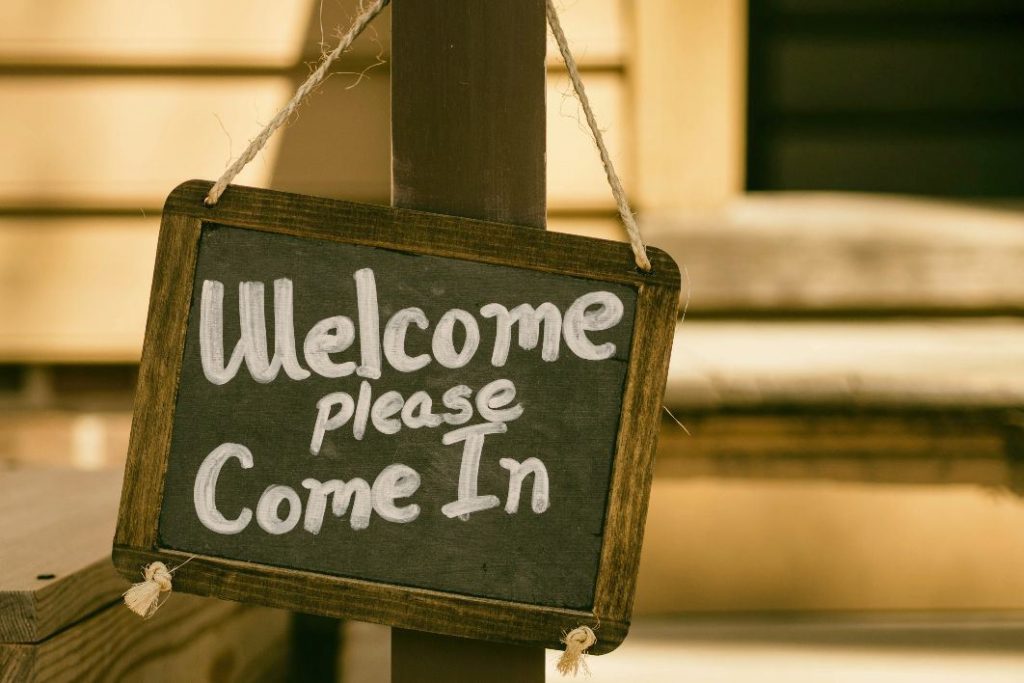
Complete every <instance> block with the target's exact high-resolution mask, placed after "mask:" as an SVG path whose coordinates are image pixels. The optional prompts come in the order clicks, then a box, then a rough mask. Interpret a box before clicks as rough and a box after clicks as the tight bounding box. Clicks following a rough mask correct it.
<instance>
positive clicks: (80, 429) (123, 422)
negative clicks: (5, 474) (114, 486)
mask: <svg viewBox="0 0 1024 683" xmlns="http://www.w3.org/2000/svg"><path fill="white" fill-rule="evenodd" d="M130 401H131V394H130V392H125V396H124V402H125V403H126V404H127V403H130ZM130 429H131V412H130V411H129V410H127V409H126V408H122V409H120V410H104V411H101V412H91V411H78V410H67V411H57V410H45V409H32V408H24V409H21V410H4V411H3V412H0V463H2V464H4V465H7V466H10V467H16V466H25V465H28V466H33V467H70V468H75V469H80V470H97V469H118V468H121V467H123V466H124V458H125V453H127V451H128V433H129V431H130ZM114 497H116V492H115V496H114Z"/></svg>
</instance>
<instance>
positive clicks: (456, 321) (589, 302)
mask: <svg viewBox="0 0 1024 683" xmlns="http://www.w3.org/2000/svg"><path fill="white" fill-rule="evenodd" d="M353 277H354V278H355V282H356V307H357V320H358V321H359V329H358V336H359V363H358V364H357V363H356V362H355V361H353V360H349V361H342V362H339V361H338V360H336V359H333V358H331V354H340V353H344V352H346V351H348V350H349V349H350V348H351V347H352V345H353V343H354V342H355V339H356V333H357V330H356V326H355V323H353V321H352V319H351V318H349V317H347V316H344V315H335V316H331V317H328V318H324V319H322V320H320V321H319V322H317V323H316V324H314V325H313V326H312V327H311V328H310V329H309V331H308V332H307V333H306V336H305V339H304V341H303V345H302V352H303V358H304V359H305V361H306V365H307V366H309V369H307V368H305V367H303V366H302V365H301V364H300V363H299V359H298V355H297V352H296V342H295V326H294V322H293V313H292V311H293V308H292V296H293V291H292V290H293V287H292V281H291V280H290V279H288V278H279V279H277V280H274V307H273V310H274V355H273V357H270V356H269V354H268V350H267V324H266V319H265V315H264V285H263V283H262V282H240V283H239V284H238V315H239V326H240V330H241V334H240V338H239V340H238V342H237V343H236V344H235V347H234V350H233V351H232V352H231V356H230V358H228V359H227V360H226V361H225V352H224V284H223V283H222V282H220V281H218V280H204V281H203V291H202V298H201V302H200V310H199V352H200V359H201V361H202V365H203V373H204V374H205V375H206V379H208V380H209V381H210V382H212V383H213V384H217V385H221V384H226V383H227V382H229V381H231V379H232V378H234V377H235V375H236V374H237V373H238V370H239V368H240V367H241V365H242V362H243V361H244V362H245V365H246V367H247V368H248V370H249V374H250V375H252V378H253V379H254V380H256V381H257V382H260V383H263V384H265V383H268V382H272V381H273V380H274V379H275V378H276V377H277V375H278V373H279V372H280V371H281V370H284V372H285V374H286V375H287V376H288V377H289V378H291V379H293V380H304V379H307V378H309V377H310V376H311V373H312V372H315V373H316V374H318V375H320V376H322V377H330V378H335V377H347V376H349V375H352V374H353V373H354V374H356V375H357V376H359V377H365V378H367V379H380V376H381V367H382V357H383V359H385V360H387V362H388V364H389V365H390V366H391V367H392V368H394V369H395V370H398V371H399V372H415V371H416V370H420V369H422V368H424V367H426V366H427V365H429V364H430V363H431V362H432V361H437V362H438V363H440V364H441V365H442V366H444V367H445V368H449V369H457V368H461V367H465V366H466V365H467V364H468V363H469V362H470V361H471V360H472V359H473V357H474V356H475V355H476V353H477V351H478V349H479V348H480V344H481V333H480V325H479V323H478V322H477V319H476V317H474V315H473V314H471V313H470V312H469V311H466V310H463V309H460V308H453V309H450V310H449V311H447V312H445V313H444V314H443V315H442V316H441V318H440V319H439V320H438V321H437V322H436V324H435V325H434V329H433V332H432V333H431V335H430V350H431V353H421V354H417V355H415V356H410V355H409V354H408V352H407V348H406V338H407V337H408V336H409V333H410V328H413V327H414V328H416V329H418V330H421V331H426V330H427V329H428V328H429V327H430V325H431V323H430V320H428V319H427V316H426V314H425V313H424V312H423V310H422V309H420V308H416V307H411V308H403V309H401V310H399V311H398V312H396V313H395V314H394V315H392V316H391V317H390V318H389V319H388V321H387V322H386V323H385V325H384V330H383V335H382V334H381V325H380V310H379V306H378V303H377V284H376V279H375V278H374V274H373V270H372V269H370V268H363V269H361V270H358V271H356V272H355V273H354V274H353ZM622 312H623V306H622V301H621V300H620V299H619V297H617V296H615V294H613V293H611V292H606V291H597V292H589V293H587V294H584V295H583V296H580V297H579V298H577V299H576V300H575V301H574V302H573V303H572V304H571V305H570V306H569V307H568V308H567V309H566V311H565V314H564V315H563V314H562V312H561V311H560V310H559V309H558V307H557V306H555V305H554V304H552V303H550V302H545V303H542V304H541V305H540V306H537V307H536V308H534V307H533V306H531V305H530V304H521V305H519V306H516V307H514V308H512V309H511V310H509V309H508V308H506V307H505V306H503V305H501V304H497V303H489V304H486V305H485V306H483V307H481V308H480V311H479V313H480V316H482V317H483V318H493V319H494V320H495V331H494V338H493V342H492V343H491V358H490V362H491V365H493V366H494V367H502V366H503V365H505V362H506V360H507V359H508V354H509V350H510V347H511V345H512V328H513V327H514V326H516V325H517V324H518V326H519V329H518V343H519V346H520V348H522V349H524V350H532V349H535V348H536V347H537V345H538V343H540V344H541V358H542V359H543V360H545V361H547V362H554V361H556V360H558V357H559V354H560V352H561V348H560V347H561V342H562V341H564V342H565V345H566V346H568V347H569V349H570V350H571V351H572V352H573V353H574V354H575V355H576V356H578V357H579V358H582V359H584V360H604V359H607V358H611V357H612V356H613V355H615V344H614V343H612V342H604V343H602V344H594V343H593V342H591V340H590V339H589V338H588V337H587V333H588V332H596V331H600V330H607V329H610V328H612V327H614V326H615V325H617V324H618V323H619V321H621V320H622ZM456 325H458V326H460V327H461V328H462V330H463V333H464V336H463V340H462V344H461V348H458V349H457V348H456V341H455V328H456ZM542 327H543V333H542V330H541V328H542ZM542 334H543V341H541V335H542Z"/></svg>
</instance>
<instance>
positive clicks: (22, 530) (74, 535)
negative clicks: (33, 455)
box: [0, 470, 137, 643]
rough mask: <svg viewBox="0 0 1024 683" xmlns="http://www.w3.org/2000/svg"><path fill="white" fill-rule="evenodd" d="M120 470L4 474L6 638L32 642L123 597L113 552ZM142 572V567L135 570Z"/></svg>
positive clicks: (2, 615)
mask: <svg viewBox="0 0 1024 683" xmlns="http://www.w3.org/2000/svg"><path fill="white" fill-rule="evenodd" d="M120 480H121V473H120V472H119V471H105V472H75V471H69V470H14V471H10V472H4V473H3V474H2V475H0V549H2V550H0V643H32V642H36V641H39V640H42V639H43V638H46V637H47V636H49V635H51V634H52V633H54V632H56V631H57V630H59V629H62V628H65V627H66V626H67V625H68V624H70V623H72V622H74V621H76V620H78V619H81V618H83V617H85V616H86V615H88V614H90V613H91V612H93V611H95V610H97V609H99V608H101V607H105V606H107V605H110V604H111V603H113V602H115V601H117V600H118V599H119V598H120V596H121V593H122V592H124V590H125V587H126V584H125V582H124V580H123V579H122V578H121V577H119V576H118V575H117V573H116V572H115V571H114V569H113V567H112V566H111V565H110V562H109V560H108V559H107V558H106V554H107V552H106V549H107V548H108V547H109V543H110V537H111V535H112V534H113V530H114V521H115V510H116V508H117V503H116V501H117V490H118V485H119V482H120ZM136 574H137V572H136Z"/></svg>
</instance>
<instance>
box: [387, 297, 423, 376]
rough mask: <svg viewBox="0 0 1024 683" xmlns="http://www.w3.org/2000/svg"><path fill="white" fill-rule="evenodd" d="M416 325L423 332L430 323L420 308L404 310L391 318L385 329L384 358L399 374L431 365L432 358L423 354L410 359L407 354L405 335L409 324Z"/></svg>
mask: <svg viewBox="0 0 1024 683" xmlns="http://www.w3.org/2000/svg"><path fill="white" fill-rule="evenodd" d="M410 323H411V324H413V325H416V327H418V328H420V329H421V330H425V329H427V326H428V325H430V321H429V320H427V316H426V314H425V313H424V312H423V311H422V310H421V309H419V308H403V309H402V310H400V311H399V312H398V313H395V314H394V315H393V316H391V319H390V320H388V324H387V325H386V326H385V327H384V357H385V358H387V360H388V363H390V364H391V367H393V368H394V369H395V370H398V371H399V372H415V371H416V370H419V369H421V368H424V367H426V365H427V364H428V363H430V356H429V355H428V354H426V353H421V354H420V355H418V356H415V357H410V356H409V354H407V353H406V352H405V335H406V332H407V331H408V330H409V324H410Z"/></svg>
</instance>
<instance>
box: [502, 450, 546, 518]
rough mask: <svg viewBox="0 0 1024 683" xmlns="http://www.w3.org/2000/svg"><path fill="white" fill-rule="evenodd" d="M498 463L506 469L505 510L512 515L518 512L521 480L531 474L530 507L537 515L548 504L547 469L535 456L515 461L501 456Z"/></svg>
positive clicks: (521, 487)
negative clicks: (531, 491) (506, 495)
mask: <svg viewBox="0 0 1024 683" xmlns="http://www.w3.org/2000/svg"><path fill="white" fill-rule="evenodd" d="M498 463H499V464H500V465H501V466H502V467H504V468H505V469H506V470H508V498H507V499H506V500H505V512H507V513H508V514H510V515H514V514H515V513H517V512H519V498H520V496H521V495H522V489H523V480H524V479H526V477H528V476H529V475H531V474H532V475H533V494H532V495H531V496H530V508H531V509H532V510H533V511H534V512H536V513H537V514H538V515H539V514H540V513H542V512H544V511H545V510H547V509H548V507H549V506H550V502H549V500H548V470H547V468H546V467H544V463H542V462H541V461H540V460H538V459H537V458H527V459H526V460H524V461H522V462H517V461H515V460H513V459H512V458H502V459H501V460H499V461H498Z"/></svg>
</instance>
